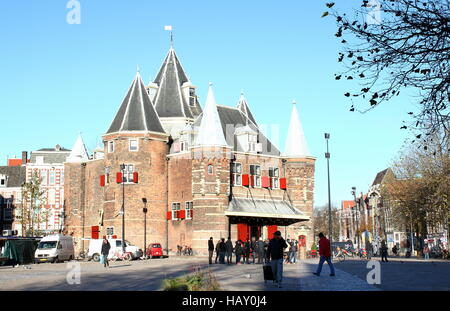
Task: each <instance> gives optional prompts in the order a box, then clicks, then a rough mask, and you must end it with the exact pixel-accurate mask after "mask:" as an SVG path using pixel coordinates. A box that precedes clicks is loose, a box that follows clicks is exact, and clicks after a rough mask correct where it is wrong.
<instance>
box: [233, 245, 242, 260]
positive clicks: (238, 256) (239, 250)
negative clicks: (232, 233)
mask: <svg viewBox="0 0 450 311" xmlns="http://www.w3.org/2000/svg"><path fill="white" fill-rule="evenodd" d="M234 253H235V254H236V264H237V265H238V264H240V263H241V257H242V254H243V249H242V245H241V240H238V241H236V246H235V247H234Z"/></svg>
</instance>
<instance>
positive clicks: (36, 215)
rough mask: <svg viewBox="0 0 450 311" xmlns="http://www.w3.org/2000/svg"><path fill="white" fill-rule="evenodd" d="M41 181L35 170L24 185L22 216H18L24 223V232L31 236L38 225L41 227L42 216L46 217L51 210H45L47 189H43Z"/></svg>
mask: <svg viewBox="0 0 450 311" xmlns="http://www.w3.org/2000/svg"><path fill="white" fill-rule="evenodd" d="M41 183H42V181H41V179H40V177H39V175H38V173H37V172H36V171H35V172H34V173H33V175H32V177H31V180H30V181H29V182H25V183H24V184H23V185H22V207H21V211H20V213H19V215H20V216H18V217H17V218H18V220H20V221H21V223H22V230H23V232H24V233H26V234H27V235H31V236H33V235H34V234H35V233H36V225H37V229H39V224H40V223H41V220H42V216H43V217H44V218H47V217H48V216H49V211H47V210H45V207H44V204H43V203H44V202H43V199H44V194H45V191H43V190H42V187H41ZM43 209H44V210H43Z"/></svg>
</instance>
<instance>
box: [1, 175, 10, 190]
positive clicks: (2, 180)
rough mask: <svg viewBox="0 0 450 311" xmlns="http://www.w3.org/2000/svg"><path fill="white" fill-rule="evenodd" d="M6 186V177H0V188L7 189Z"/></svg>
mask: <svg viewBox="0 0 450 311" xmlns="http://www.w3.org/2000/svg"><path fill="white" fill-rule="evenodd" d="M7 185H8V176H6V175H0V187H7Z"/></svg>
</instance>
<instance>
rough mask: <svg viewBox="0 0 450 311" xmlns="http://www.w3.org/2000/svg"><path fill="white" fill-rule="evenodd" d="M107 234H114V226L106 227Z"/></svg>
mask: <svg viewBox="0 0 450 311" xmlns="http://www.w3.org/2000/svg"><path fill="white" fill-rule="evenodd" d="M106 235H108V236H112V235H114V227H107V228H106Z"/></svg>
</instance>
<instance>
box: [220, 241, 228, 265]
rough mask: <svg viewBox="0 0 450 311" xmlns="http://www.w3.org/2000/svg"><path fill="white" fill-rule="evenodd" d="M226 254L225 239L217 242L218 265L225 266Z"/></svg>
mask: <svg viewBox="0 0 450 311" xmlns="http://www.w3.org/2000/svg"><path fill="white" fill-rule="evenodd" d="M226 253H227V246H226V244H225V239H224V238H222V239H220V242H219V263H221V264H225V254H226Z"/></svg>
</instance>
